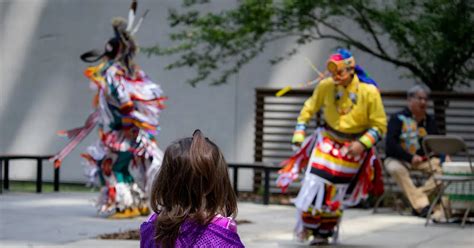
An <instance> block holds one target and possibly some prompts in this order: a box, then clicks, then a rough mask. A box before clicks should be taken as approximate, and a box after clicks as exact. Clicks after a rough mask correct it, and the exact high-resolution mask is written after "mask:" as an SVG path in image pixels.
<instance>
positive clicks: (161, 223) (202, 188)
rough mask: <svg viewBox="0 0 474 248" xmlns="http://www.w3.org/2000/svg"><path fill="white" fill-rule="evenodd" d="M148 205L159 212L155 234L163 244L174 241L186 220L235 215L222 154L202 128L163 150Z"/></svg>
mask: <svg viewBox="0 0 474 248" xmlns="http://www.w3.org/2000/svg"><path fill="white" fill-rule="evenodd" d="M151 207H152V209H153V210H154V211H155V212H159V215H158V218H157V230H156V234H157V235H156V237H157V240H158V241H159V242H160V243H161V244H163V245H165V246H168V245H171V246H172V245H173V244H174V242H175V240H176V238H177V236H178V234H179V228H180V225H181V224H182V223H183V221H184V220H185V219H188V218H189V219H191V220H192V221H196V222H197V223H199V224H202V225H205V224H208V223H209V222H210V221H211V220H212V219H213V218H214V216H215V215H216V214H221V215H223V216H235V214H236V212H237V201H236V197H235V194H234V191H233V190H232V187H231V185H230V180H229V175H228V172H227V164H226V162H225V160H224V156H223V155H222V153H221V152H220V150H219V148H218V147H217V146H216V145H215V144H214V143H213V142H211V141H210V140H208V139H207V138H205V137H204V136H203V134H202V133H201V131H199V130H196V131H195V132H194V134H193V137H189V138H183V139H180V140H177V141H175V142H173V143H172V144H171V145H170V146H168V148H167V149H166V151H165V155H164V158H163V163H162V166H161V168H160V172H159V174H158V176H157V177H156V179H155V181H154V183H153V187H152V192H151Z"/></svg>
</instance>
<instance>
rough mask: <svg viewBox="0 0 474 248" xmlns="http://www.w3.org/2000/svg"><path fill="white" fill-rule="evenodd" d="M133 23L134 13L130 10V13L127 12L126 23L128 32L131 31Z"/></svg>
mask: <svg viewBox="0 0 474 248" xmlns="http://www.w3.org/2000/svg"><path fill="white" fill-rule="evenodd" d="M134 21H135V11H134V10H133V9H132V8H130V11H129V12H128V23H127V29H126V30H127V31H129V32H130V30H132V27H133V22H134Z"/></svg>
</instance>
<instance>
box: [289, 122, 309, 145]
mask: <svg viewBox="0 0 474 248" xmlns="http://www.w3.org/2000/svg"><path fill="white" fill-rule="evenodd" d="M305 130H306V125H305V124H303V123H298V124H297V125H296V127H295V131H294V132H293V138H292V139H291V143H292V144H293V145H295V146H298V147H300V146H301V144H302V143H303V141H304V138H305V135H306V133H305Z"/></svg>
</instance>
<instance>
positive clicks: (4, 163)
mask: <svg viewBox="0 0 474 248" xmlns="http://www.w3.org/2000/svg"><path fill="white" fill-rule="evenodd" d="M51 157H52V155H0V184H1V185H0V193H1V192H3V189H6V190H8V189H10V160H36V193H41V192H42V186H43V160H48V159H50V158H51ZM2 167H3V168H2ZM2 171H3V175H1V173H2ZM53 173H54V191H55V192H58V191H59V168H55V169H54V172H53ZM2 181H3V182H2Z"/></svg>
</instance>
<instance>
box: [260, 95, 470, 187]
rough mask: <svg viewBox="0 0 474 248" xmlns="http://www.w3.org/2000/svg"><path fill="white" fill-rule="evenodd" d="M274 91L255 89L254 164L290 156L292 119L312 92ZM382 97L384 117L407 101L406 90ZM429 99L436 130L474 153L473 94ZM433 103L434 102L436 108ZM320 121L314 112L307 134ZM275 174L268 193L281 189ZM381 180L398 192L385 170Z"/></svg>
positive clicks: (417, 177)
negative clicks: (457, 138) (461, 140)
mask: <svg viewBox="0 0 474 248" xmlns="http://www.w3.org/2000/svg"><path fill="white" fill-rule="evenodd" d="M277 91H278V89H268V88H257V89H256V92H255V136H254V137H255V140H254V161H255V162H257V163H264V164H271V165H277V164H279V163H280V162H281V161H283V160H284V159H286V158H288V157H290V156H291V155H292V153H293V151H292V150H291V144H290V141H291V138H292V135H293V130H294V127H295V124H296V119H297V117H298V115H299V112H300V110H301V108H302V106H303V103H304V101H305V100H306V99H307V98H308V97H310V96H311V94H312V89H298V90H292V91H290V92H288V93H287V94H286V95H284V96H282V97H275V94H276V92H277ZM382 99H383V103H384V106H385V111H386V113H387V118H388V117H389V116H390V115H391V114H393V113H395V112H397V111H399V110H401V109H402V108H404V107H405V106H406V104H407V103H406V92H402V91H384V92H382ZM431 100H432V101H430V105H429V111H428V112H429V113H430V114H434V113H435V112H436V115H435V117H436V120H437V123H438V127H439V129H440V131H441V132H443V133H444V132H447V133H451V134H457V135H460V136H462V137H463V138H464V139H465V141H466V143H467V144H468V147H469V150H470V151H472V153H473V154H474V111H472V109H473V107H474V93H453V92H447V93H446V92H433V93H432V94H431ZM433 102H436V103H437V105H436V108H434V106H433ZM321 123H322V122H321V119H320V118H319V115H316V116H315V117H314V119H313V120H312V121H311V122H310V124H309V126H308V130H307V133H308V134H309V133H311V132H312V131H313V130H314V128H315V127H316V126H317V125H320V124H321ZM276 177H277V175H276V173H275V172H272V173H270V185H269V187H270V189H269V191H270V193H275V194H277V193H280V192H281V190H280V189H278V188H277V187H276V186H275V180H274V179H275V178H276ZM265 178H266V177H263V175H262V173H261V172H259V171H258V170H257V171H255V173H254V187H253V188H254V192H257V191H258V189H260V188H261V187H262V182H263V180H264V179H265ZM413 179H414V180H415V181H416V182H418V183H422V182H423V180H424V176H422V175H420V173H414V174H413ZM384 183H385V186H386V187H387V188H388V189H389V190H388V191H390V190H391V191H392V192H397V191H399V188H398V187H397V186H396V184H395V182H394V181H393V180H392V179H391V178H390V176H389V175H388V174H387V173H386V172H385V171H384ZM298 189H299V185H298V184H294V185H293V186H291V187H290V188H289V192H290V193H295V192H297V191H298ZM392 189H393V190H392Z"/></svg>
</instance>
